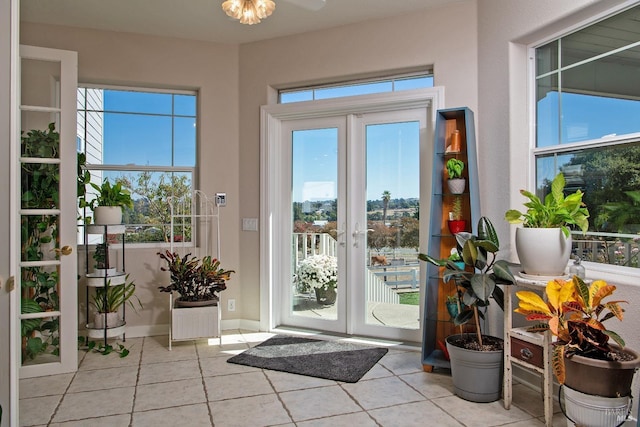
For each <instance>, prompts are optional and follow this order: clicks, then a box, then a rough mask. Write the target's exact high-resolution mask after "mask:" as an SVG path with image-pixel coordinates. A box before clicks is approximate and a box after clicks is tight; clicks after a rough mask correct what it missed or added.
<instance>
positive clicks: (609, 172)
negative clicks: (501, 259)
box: [533, 6, 640, 268]
mask: <svg viewBox="0 0 640 427" xmlns="http://www.w3.org/2000/svg"><path fill="white" fill-rule="evenodd" d="M638 21H640V6H636V7H633V8H631V9H628V10H625V11H623V12H621V13H618V14H616V15H614V16H610V17H608V18H606V19H603V20H602V21H600V22H597V23H594V24H592V25H589V26H588V27H585V28H582V29H580V30H578V31H575V32H573V33H571V34H568V35H565V36H563V37H560V38H558V39H556V40H553V41H551V42H548V43H546V44H544V45H542V46H538V47H536V48H535V61H536V62H535V102H536V105H535V111H536V138H535V148H534V150H533V153H534V157H535V171H536V191H537V193H538V195H539V196H544V195H545V194H546V193H547V192H548V188H549V185H550V182H551V181H552V180H553V177H554V176H555V175H556V173H558V172H559V171H561V172H563V173H564V175H565V178H566V181H567V191H568V192H573V191H575V190H576V189H581V190H582V191H583V192H584V193H585V196H584V198H583V200H584V202H585V203H586V205H587V207H588V208H589V213H590V215H591V217H590V224H589V232H588V233H587V235H586V237H585V236H582V234H581V233H579V232H577V233H575V234H574V236H573V237H574V254H576V255H577V256H579V257H581V258H583V259H585V260H587V261H593V262H599V263H607V264H616V265H623V266H628V267H636V268H637V267H640V262H639V259H638V256H639V252H638V240H640V234H639V233H640V30H639V27H638Z"/></svg>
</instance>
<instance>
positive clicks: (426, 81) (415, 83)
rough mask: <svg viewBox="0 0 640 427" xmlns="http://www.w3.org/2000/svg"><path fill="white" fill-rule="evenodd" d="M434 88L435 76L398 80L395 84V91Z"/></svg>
mask: <svg viewBox="0 0 640 427" xmlns="http://www.w3.org/2000/svg"><path fill="white" fill-rule="evenodd" d="M425 87H433V76H424V77H411V78H408V79H398V80H395V82H394V90H408V89H421V88H425Z"/></svg>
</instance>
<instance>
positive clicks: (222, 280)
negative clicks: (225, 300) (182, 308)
mask: <svg viewBox="0 0 640 427" xmlns="http://www.w3.org/2000/svg"><path fill="white" fill-rule="evenodd" d="M158 255H159V256H160V258H162V259H163V260H164V261H165V262H166V263H167V266H166V267H161V268H160V269H161V270H162V271H168V272H169V273H170V275H171V283H170V284H169V286H159V287H158V289H160V292H177V293H179V294H180V299H181V301H189V302H194V301H209V300H215V301H217V300H218V295H217V293H218V292H220V291H224V290H225V289H227V285H226V281H227V280H229V279H230V278H231V273H235V271H234V270H225V269H223V268H221V267H220V261H219V260H218V259H216V258H212V257H211V256H205V257H204V258H202V259H201V260H200V259H198V257H195V256H191V254H186V255H185V256H183V257H180V255H178V254H177V253H175V252H173V253H172V252H171V251H165V252H158Z"/></svg>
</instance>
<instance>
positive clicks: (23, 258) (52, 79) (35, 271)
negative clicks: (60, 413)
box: [12, 46, 78, 378]
mask: <svg viewBox="0 0 640 427" xmlns="http://www.w3.org/2000/svg"><path fill="white" fill-rule="evenodd" d="M19 87H20V101H19V104H20V105H19V112H20V117H19V120H20V129H21V137H20V138H19V141H17V143H16V145H17V146H16V147H14V148H13V149H12V152H13V153H14V155H15V159H16V163H17V165H18V166H17V171H16V174H15V178H16V183H15V186H14V188H16V189H17V196H16V197H14V200H15V204H16V208H17V212H16V215H15V217H14V218H15V223H16V227H18V226H19V231H20V232H19V234H18V235H16V236H12V242H13V247H14V248H15V253H16V254H19V255H18V256H17V257H16V259H15V264H16V278H15V283H16V285H15V287H16V290H15V291H14V294H15V299H14V301H15V306H16V307H17V308H18V310H16V312H17V313H18V319H17V322H16V325H15V327H16V328H17V329H18V330H19V332H18V334H17V336H18V337H19V339H18V340H19V341H18V342H14V346H15V350H14V351H16V352H17V353H19V356H18V357H17V359H18V360H20V377H21V378H26V377H33V376H40V375H51V374H57V373H63V372H73V371H75V370H76V369H77V329H78V328H77V318H78V301H77V254H76V216H77V210H76V206H77V200H76V182H77V179H76V176H77V175H76V87H77V55H76V53H75V52H69V51H61V50H55V49H45V48H39V47H33V46H21V47H20V85H19Z"/></svg>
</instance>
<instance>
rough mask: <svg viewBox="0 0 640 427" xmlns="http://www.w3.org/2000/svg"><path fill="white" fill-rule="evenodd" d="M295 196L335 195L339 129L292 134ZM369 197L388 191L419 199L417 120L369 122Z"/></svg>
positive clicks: (318, 197) (394, 195)
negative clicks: (389, 122) (385, 122)
mask: <svg viewBox="0 0 640 427" xmlns="http://www.w3.org/2000/svg"><path fill="white" fill-rule="evenodd" d="M293 138H294V140H293V141H294V142H293V171H292V172H293V181H294V182H293V199H294V201H296V202H303V201H305V200H306V199H313V200H323V199H332V198H335V197H336V194H335V193H336V192H337V184H336V182H337V174H338V141H337V138H338V131H337V129H335V128H326V129H312V130H303V131H295V132H294V137H293ZM366 149H367V151H366V153H367V154H366V156H367V158H366V170H367V184H366V185H367V189H366V190H367V200H378V199H380V198H381V196H382V193H383V192H384V191H389V192H390V193H391V198H392V199H395V198H417V197H419V124H418V123H417V122H404V123H392V124H380V125H369V126H367V132H366Z"/></svg>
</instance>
